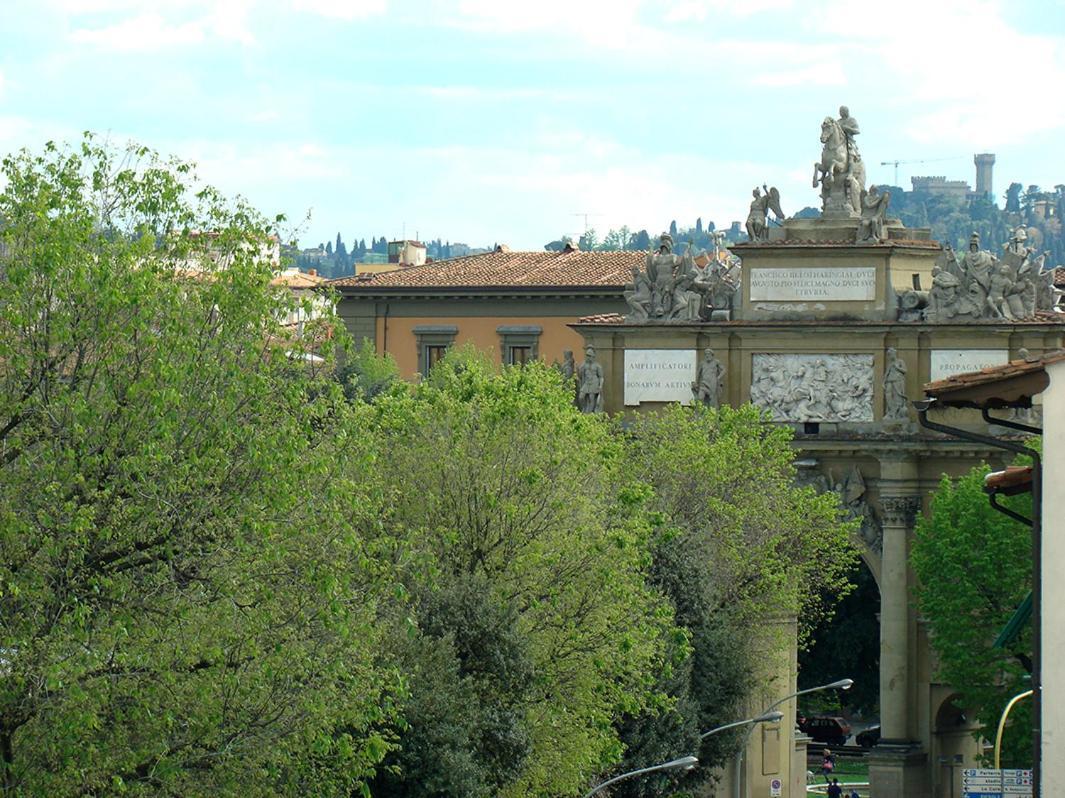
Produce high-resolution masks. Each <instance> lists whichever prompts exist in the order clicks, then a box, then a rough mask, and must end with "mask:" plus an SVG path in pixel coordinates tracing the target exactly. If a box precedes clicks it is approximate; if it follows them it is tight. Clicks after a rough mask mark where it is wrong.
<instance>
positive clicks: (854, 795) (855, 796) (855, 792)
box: [851, 788, 862, 798]
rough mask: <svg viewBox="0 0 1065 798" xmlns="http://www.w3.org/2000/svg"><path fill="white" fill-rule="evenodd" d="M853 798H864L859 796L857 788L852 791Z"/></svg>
mask: <svg viewBox="0 0 1065 798" xmlns="http://www.w3.org/2000/svg"><path fill="white" fill-rule="evenodd" d="M851 798H862V796H860V795H858V790H857V788H855V789H853V790H851Z"/></svg>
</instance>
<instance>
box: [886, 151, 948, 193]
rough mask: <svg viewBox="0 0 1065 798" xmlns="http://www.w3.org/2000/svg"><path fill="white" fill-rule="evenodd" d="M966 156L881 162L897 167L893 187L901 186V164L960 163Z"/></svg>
mask: <svg viewBox="0 0 1065 798" xmlns="http://www.w3.org/2000/svg"><path fill="white" fill-rule="evenodd" d="M964 157H965V156H964V155H952V156H951V157H949V158H923V159H919V160H914V161H881V162H880V165H881V166H894V167H895V182H894V184H893V185H896V186H897V185H898V184H899V164H900V163H938V162H939V161H960V160H961V159H962V158H964Z"/></svg>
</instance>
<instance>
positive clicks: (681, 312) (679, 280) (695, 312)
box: [669, 249, 703, 321]
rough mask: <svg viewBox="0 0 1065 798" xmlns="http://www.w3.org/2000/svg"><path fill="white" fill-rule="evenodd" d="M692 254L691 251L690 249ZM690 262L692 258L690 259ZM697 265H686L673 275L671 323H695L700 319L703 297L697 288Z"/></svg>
mask: <svg viewBox="0 0 1065 798" xmlns="http://www.w3.org/2000/svg"><path fill="white" fill-rule="evenodd" d="M689 252H690V249H689ZM688 261H689V262H690V257H689V258H688ZM695 275H696V272H695V265H694V264H693V263H692V264H690V265H689V264H685V265H684V266H683V267H682V268H680V269H678V270H677V271H676V272H674V274H673V298H672V300H671V301H670V311H669V318H670V320H671V321H695V320H697V319H698V318H699V311H700V308H701V306H702V301H703V297H702V294H700V293H699V292H698V291H696V290H694V287H695Z"/></svg>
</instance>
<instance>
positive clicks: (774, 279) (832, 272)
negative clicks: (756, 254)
mask: <svg viewBox="0 0 1065 798" xmlns="http://www.w3.org/2000/svg"><path fill="white" fill-rule="evenodd" d="M875 298H876V267H874V266H847V267H826V268H823V269H822V268H809V269H751V292H750V299H751V301H752V302H758V301H763V300H769V301H777V302H779V301H790V302H808V301H811V300H829V301H837V300H838V301H845V302H850V301H855V300H858V301H861V300H870V299H875Z"/></svg>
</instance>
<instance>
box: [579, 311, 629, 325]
mask: <svg viewBox="0 0 1065 798" xmlns="http://www.w3.org/2000/svg"><path fill="white" fill-rule="evenodd" d="M577 323H578V324H624V323H625V317H624V316H622V315H621V314H620V313H593V314H592V315H591V316H582V317H581V318H579V319H577Z"/></svg>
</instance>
